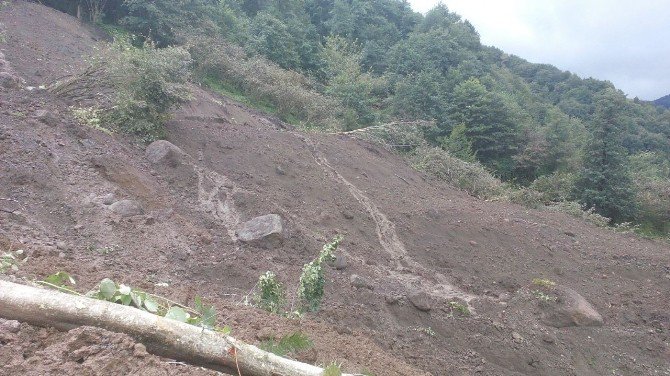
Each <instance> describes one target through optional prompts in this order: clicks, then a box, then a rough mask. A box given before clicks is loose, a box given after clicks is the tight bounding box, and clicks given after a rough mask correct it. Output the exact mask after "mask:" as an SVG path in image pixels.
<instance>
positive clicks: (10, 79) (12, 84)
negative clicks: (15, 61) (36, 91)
mask: <svg viewBox="0 0 670 376" xmlns="http://www.w3.org/2000/svg"><path fill="white" fill-rule="evenodd" d="M0 87H4V88H6V89H18V88H19V87H21V78H19V77H17V76H14V75H13V74H11V73H7V72H0Z"/></svg>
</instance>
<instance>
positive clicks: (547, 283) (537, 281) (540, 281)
mask: <svg viewBox="0 0 670 376" xmlns="http://www.w3.org/2000/svg"><path fill="white" fill-rule="evenodd" d="M533 284H534V285H536V286H542V287H552V286H556V282H554V281H552V280H550V279H546V278H533Z"/></svg>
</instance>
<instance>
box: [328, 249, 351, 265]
mask: <svg viewBox="0 0 670 376" xmlns="http://www.w3.org/2000/svg"><path fill="white" fill-rule="evenodd" d="M339 251H342V249H340V250H339ZM328 265H330V266H331V267H333V268H335V269H336V270H344V269H346V268H347V266H348V264H347V258H346V256H344V255H343V254H341V253H338V254H336V255H335V260H333V261H329V262H328Z"/></svg>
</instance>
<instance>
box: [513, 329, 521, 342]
mask: <svg viewBox="0 0 670 376" xmlns="http://www.w3.org/2000/svg"><path fill="white" fill-rule="evenodd" d="M512 340H513V341H514V342H516V343H521V342H523V337H522V336H521V334H519V333H517V332H512Z"/></svg>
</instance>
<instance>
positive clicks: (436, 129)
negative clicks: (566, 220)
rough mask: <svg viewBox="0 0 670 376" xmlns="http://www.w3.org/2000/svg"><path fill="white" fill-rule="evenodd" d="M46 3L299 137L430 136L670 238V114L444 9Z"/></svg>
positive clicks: (394, 3) (462, 154)
mask: <svg viewBox="0 0 670 376" xmlns="http://www.w3.org/2000/svg"><path fill="white" fill-rule="evenodd" d="M43 3H45V4H47V5H50V6H52V7H55V8H57V9H60V10H62V11H65V12H68V13H70V14H74V15H78V16H79V17H80V18H82V19H85V20H87V21H90V22H94V23H98V24H100V25H102V27H103V28H107V29H108V30H115V31H116V32H117V33H118V32H119V30H122V32H125V33H129V34H130V35H132V43H133V44H134V45H135V46H137V47H138V48H155V49H166V50H167V49H173V48H181V49H184V50H185V51H187V52H188V54H189V55H190V59H192V60H190V64H191V73H192V79H193V80H195V81H197V82H199V83H201V84H203V85H207V86H209V87H210V88H212V89H214V90H218V91H221V92H224V93H226V94H228V95H232V96H236V97H239V98H244V99H246V100H248V101H249V102H251V103H252V104H253V105H255V106H258V107H261V108H264V109H266V110H268V111H270V112H273V113H275V114H276V115H277V116H279V117H280V118H282V119H283V120H285V121H287V122H290V123H293V124H298V125H301V126H303V127H306V128H322V129H331V130H332V129H338V130H353V129H358V128H365V127H371V126H376V125H382V124H388V123H394V124H406V127H408V128H409V127H413V126H414V124H416V123H417V122H423V123H425V124H430V126H427V127H421V128H420V129H421V138H422V140H421V142H422V143H423V144H424V146H423V147H422V150H428V149H427V148H426V147H425V146H426V145H427V146H428V147H429V148H430V149H429V150H438V149H439V150H441V151H443V152H445V153H448V154H449V155H450V156H452V157H457V158H458V159H460V160H462V161H465V162H468V163H472V164H477V165H481V166H483V168H485V169H486V170H488V171H489V172H491V173H493V174H494V175H495V176H496V177H497V178H499V179H501V180H502V181H504V182H506V184H508V185H511V186H514V187H517V189H521V190H522V191H527V192H530V191H532V192H533V195H534V196H533V197H535V199H537V200H540V201H542V202H543V203H545V204H548V203H552V202H567V201H576V202H579V203H580V204H582V205H583V207H584V208H586V209H589V208H592V210H594V211H595V212H596V213H598V214H600V215H602V216H605V217H607V218H610V219H611V220H612V223H613V224H617V223H624V222H634V223H636V224H638V225H639V226H640V230H641V231H644V232H646V233H648V234H653V233H656V234H659V233H667V232H668V230H669V227H670V225H669V223H670V162H669V161H670V111H668V110H665V109H663V108H661V107H657V106H654V105H652V104H650V103H644V102H642V101H639V100H637V99H633V100H631V99H628V98H626V96H625V95H624V93H623V92H621V91H620V90H617V89H616V88H615V87H614V86H613V85H612V83H610V82H607V81H601V80H597V79H593V78H586V79H584V78H580V77H578V76H577V75H575V74H573V73H570V72H566V71H561V70H559V69H558V68H556V67H554V66H552V65H548V64H532V63H529V62H527V61H525V60H524V59H523V58H521V57H517V56H514V55H509V54H506V53H505V52H503V51H501V50H499V49H497V48H495V47H489V46H484V45H482V44H481V43H480V39H479V35H478V33H477V31H476V30H475V28H474V27H473V26H472V25H471V24H470V23H469V22H468V21H466V20H463V19H462V18H461V17H460V16H459V15H457V14H455V13H452V12H450V11H449V9H448V8H447V7H446V6H444V5H438V6H437V7H435V8H434V9H432V10H431V11H429V12H427V13H426V14H425V15H422V14H420V13H417V12H414V11H412V9H411V8H410V6H409V4H408V3H407V2H406V1H403V0H281V1H279V0H179V1H175V0H124V1H123V0H106V1H105V0H98V1H96V0H79V1H65V0H46V1H43ZM405 151H406V150H405Z"/></svg>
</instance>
